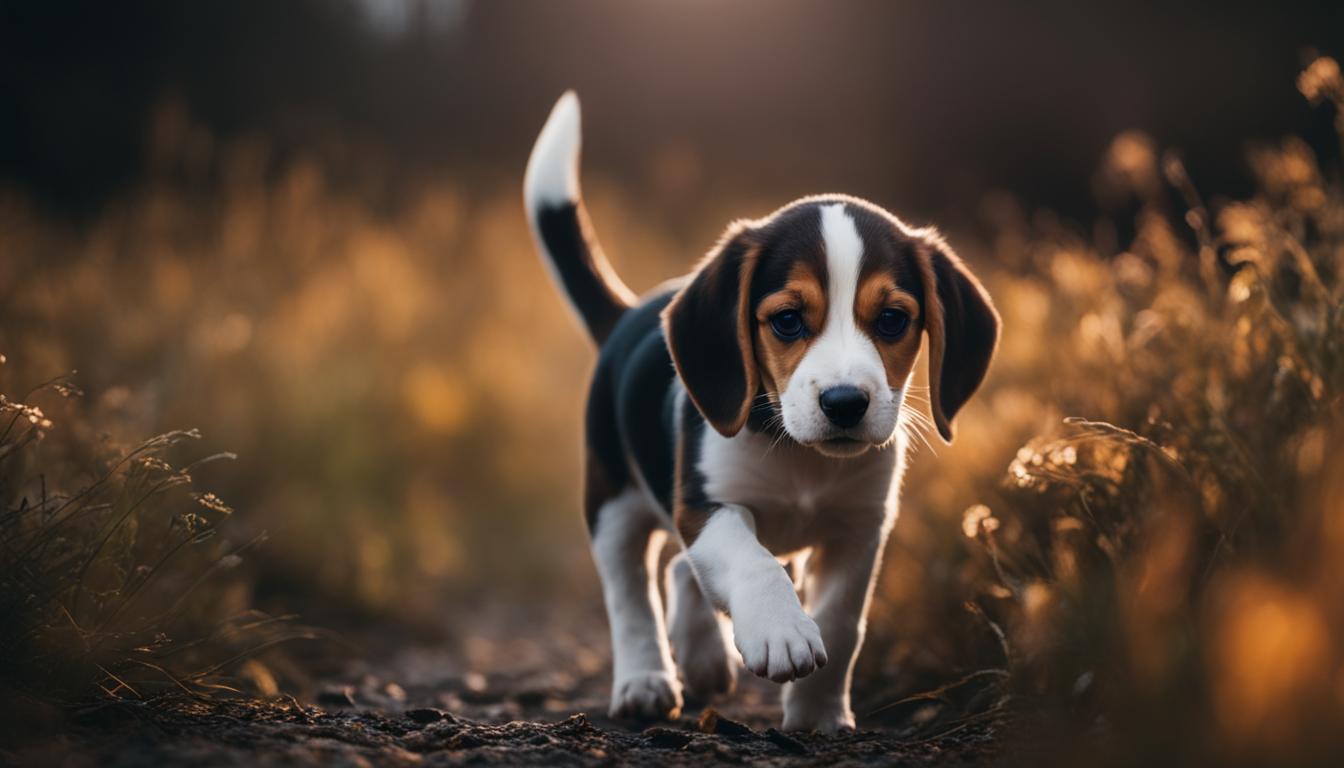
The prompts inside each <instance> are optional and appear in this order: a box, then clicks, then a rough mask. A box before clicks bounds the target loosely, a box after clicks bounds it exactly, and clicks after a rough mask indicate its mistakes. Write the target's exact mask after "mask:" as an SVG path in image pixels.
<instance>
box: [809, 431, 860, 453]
mask: <svg viewBox="0 0 1344 768" xmlns="http://www.w3.org/2000/svg"><path fill="white" fill-rule="evenodd" d="M872 447H873V444H872V443H870V442H868V441H867V440H859V439H858V438H854V437H847V436H845V435H838V436H836V437H829V438H826V439H825V440H819V441H817V442H815V443H812V449H813V450H815V451H816V452H817V453H820V454H821V455H823V456H830V457H833V458H841V459H847V458H850V457H852V456H858V455H859V454H861V453H865V452H866V451H867V450H868V449H869V448H872Z"/></svg>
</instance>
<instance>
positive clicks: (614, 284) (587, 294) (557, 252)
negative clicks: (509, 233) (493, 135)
mask: <svg viewBox="0 0 1344 768" xmlns="http://www.w3.org/2000/svg"><path fill="white" fill-rule="evenodd" d="M523 204H524V205H525V206H526V207H527V220H528V223H529V224H530V225H531V226H532V235H533V237H534V238H536V241H537V247H538V248H539V249H540V250H541V252H542V254H544V255H545V256H546V262H547V263H548V264H549V265H550V267H551V274H552V275H553V276H554V277H555V279H556V281H557V282H558V283H560V287H561V288H563V289H564V291H565V294H566V295H567V296H568V297H569V300H570V303H571V304H572V305H573V306H574V309H575V310H576V311H577V312H578V314H579V317H580V318H581V319H582V320H583V324H584V325H586V326H587V327H588V333H589V334H590V335H591V336H592V337H593V340H594V341H596V342H597V343H598V344H601V343H602V342H603V341H604V340H605V339H606V338H607V336H608V335H609V334H610V333H611V329H612V328H613V327H614V326H615V325H616V321H617V320H619V319H620V317H621V315H622V314H624V313H625V311H626V310H627V309H629V308H630V307H631V306H633V304H634V302H635V295H634V294H633V293H631V291H630V289H629V288H627V287H626V285H625V283H623V282H621V279H620V278H619V277H617V276H616V273H615V272H614V271H612V268H611V264H610V263H609V262H608V261H607V258H606V256H604V255H602V248H601V246H599V245H598V244H597V237H596V236H595V235H594V234H593V228H592V224H590V223H589V221H588V211H587V209H586V208H585V207H584V205H583V197H582V195H580V194H579V97H578V96H576V95H574V92H573V91H567V92H566V93H565V95H563V96H561V97H560V100H559V101H557V102H556V103H555V108H554V109H552V110H551V116H550V117H549V118H547V120H546V125H545V126H544V127H543V128H542V129H541V135H539V136H537V143H536V145H535V146H533V147H532V157H531V158H530V159H529V160H528V161H527V175H526V176H524V177H523Z"/></svg>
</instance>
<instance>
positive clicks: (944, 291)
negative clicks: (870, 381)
mask: <svg viewBox="0 0 1344 768" xmlns="http://www.w3.org/2000/svg"><path fill="white" fill-rule="evenodd" d="M921 251H922V253H923V255H922V256H921V265H920V266H921V267H922V270H921V271H922V272H923V277H924V304H925V305H926V306H925V319H924V330H925V331H927V332H928V334H929V404H930V407H931V410H932V411H933V422H934V424H935V425H936V426H937V427H938V434H940V435H942V437H943V440H944V441H945V442H948V443H950V442H952V434H953V429H952V419H953V418H955V417H956V415H957V411H960V410H961V407H962V406H963V405H965V404H966V401H967V400H969V399H971V395H973V394H975V390H976V389H978V388H979V387H980V382H981V381H983V380H984V378H985V372H986V371H988V370H989V361H990V360H991V359H992V358H993V357H994V348H995V347H996V346H998V343H999V326H1000V321H999V313H998V311H997V310H995V309H994V303H993V302H992V301H990V299H989V293H987V292H986V291H985V287H984V286H983V285H981V284H980V281H979V280H976V279H975V275H972V274H971V272H970V270H968V269H967V268H966V265H965V264H962V263H961V259H960V258H958V257H957V255H956V254H955V253H953V252H952V249H951V248H949V247H948V246H947V244H946V243H944V242H942V240H941V239H940V238H937V237H936V236H935V237H931V238H930V239H929V240H928V241H927V243H926V247H924V248H922V249H921Z"/></svg>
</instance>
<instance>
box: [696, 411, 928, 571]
mask: <svg viewBox="0 0 1344 768" xmlns="http://www.w3.org/2000/svg"><path fill="white" fill-rule="evenodd" d="M905 453H906V443H905V439H904V435H901V436H900V439H898V440H897V441H895V442H893V444H892V445H890V446H888V447H887V448H885V449H883V450H880V451H879V450H870V451H868V452H867V453H866V454H864V455H862V456H858V457H855V458H850V459H836V458H829V457H826V456H822V455H821V454H819V453H817V452H815V451H813V450H811V449H808V448H803V447H800V446H798V445H796V444H793V443H788V444H778V445H775V444H773V442H772V440H771V439H770V438H768V437H765V436H763V435H760V434H756V433H751V432H745V431H744V432H741V433H739V434H738V435H736V436H734V437H731V438H727V437H724V436H722V435H720V434H718V433H717V432H714V431H713V430H705V432H704V436H703V438H702V442H701V445H700V461H699V466H698V468H699V470H700V473H701V475H702V476H703V477H704V478H705V491H706V495H708V496H709V498H710V499H713V500H714V501H718V502H723V503H730V504H741V505H742V506H744V507H746V508H748V509H750V510H751V511H752V514H753V515H754V516H755V518H756V528H757V530H756V535H757V538H758V539H759V540H760V542H761V543H762V544H763V545H765V547H766V548H767V549H769V550H770V551H771V552H773V553H774V554H777V555H784V554H788V553H790V552H795V551H797V550H800V549H803V548H805V547H809V546H812V545H813V544H815V543H817V542H818V541H820V540H822V539H824V538H826V537H827V536H829V535H834V534H835V533H836V532H838V531H844V530H849V529H860V528H870V527H872V526H873V525H880V524H883V523H884V522H885V523H887V524H889V523H890V522H891V520H892V519H894V517H895V514H896V501H897V499H896V496H897V492H898V489H899V487H900V481H901V475H902V473H903V472H904V470H905Z"/></svg>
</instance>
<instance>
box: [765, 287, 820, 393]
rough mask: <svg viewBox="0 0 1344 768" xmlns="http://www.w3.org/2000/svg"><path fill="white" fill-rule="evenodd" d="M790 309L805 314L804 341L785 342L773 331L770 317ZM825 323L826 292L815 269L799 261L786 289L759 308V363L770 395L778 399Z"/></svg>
mask: <svg viewBox="0 0 1344 768" xmlns="http://www.w3.org/2000/svg"><path fill="white" fill-rule="evenodd" d="M787 309H793V310H797V311H798V312H800V313H802V315H803V322H804V323H805V324H806V325H807V332H806V334H805V335H804V336H803V338H801V339H796V340H794V341H784V340H782V339H780V338H779V337H777V336H775V332H774V331H773V330H771V328H770V318H771V317H772V316H774V315H775V314H777V313H779V312H782V311H784V310H787ZM825 322H826V291H825V290H824V289H823V288H822V286H821V280H820V278H819V277H818V276H817V274H816V271H815V270H814V269H813V268H812V266H811V265H810V264H807V263H805V262H799V263H797V264H795V265H793V268H792V269H791V270H789V280H788V282H786V283H785V284H784V287H783V288H781V289H779V290H778V291H775V292H774V293H772V294H770V295H769V296H766V297H765V298H764V299H762V300H761V302H760V303H759V304H758V305H757V307H756V363H757V365H758V366H759V367H760V369H761V382H762V384H764V386H765V391H766V393H767V394H769V395H770V396H771V397H778V395H779V391H780V388H781V387H782V386H783V385H784V384H785V383H786V382H788V380H789V377H790V376H792V375H793V371H794V369H796V368H797V367H798V364H799V363H801V362H802V360H803V355H805V354H807V350H808V348H809V347H811V345H812V342H813V340H815V339H816V337H817V336H819V335H820V334H821V331H822V326H823V325H824V324H825Z"/></svg>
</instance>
